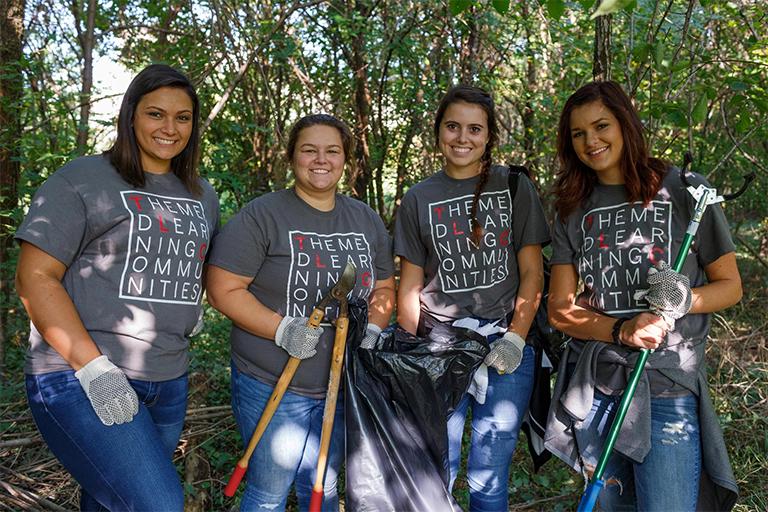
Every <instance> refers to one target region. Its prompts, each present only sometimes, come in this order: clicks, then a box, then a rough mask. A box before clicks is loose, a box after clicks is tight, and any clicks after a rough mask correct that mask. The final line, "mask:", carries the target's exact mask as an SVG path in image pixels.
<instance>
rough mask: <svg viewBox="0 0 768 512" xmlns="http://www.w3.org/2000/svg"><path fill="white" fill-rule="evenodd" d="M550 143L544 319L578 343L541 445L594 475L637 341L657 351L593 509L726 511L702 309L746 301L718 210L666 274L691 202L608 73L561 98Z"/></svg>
mask: <svg viewBox="0 0 768 512" xmlns="http://www.w3.org/2000/svg"><path fill="white" fill-rule="evenodd" d="M557 147H558V157H559V159H560V171H559V173H558V176H557V181H556V183H555V195H556V202H555V207H556V210H557V218H556V220H555V223H554V227H553V256H552V260H551V262H552V277H551V282H550V289H549V303H548V304H549V316H550V321H551V323H552V324H553V325H554V326H555V327H556V328H558V329H559V330H561V331H563V332H565V333H567V334H569V335H571V336H572V337H573V340H572V341H571V342H570V343H569V345H568V348H567V349H566V351H565V353H564V354H563V357H562V361H561V367H560V371H559V373H558V381H557V385H556V388H555V393H554V394H555V396H553V399H552V407H551V409H550V417H549V421H548V425H547V434H546V447H547V448H548V449H549V450H550V451H552V452H553V453H554V454H556V455H557V456H558V457H560V458H561V459H563V460H564V461H565V462H566V463H568V464H569V465H571V466H572V467H574V468H576V469H580V470H582V471H583V472H584V473H585V475H587V476H588V475H589V474H591V473H592V472H593V471H594V468H595V465H596V464H597V460H598V458H599V456H600V453H601V451H602V448H603V445H604V444H605V440H606V436H607V433H608V429H609V427H610V425H611V423H612V421H613V418H614V416H615V414H616V409H617V406H618V402H619V400H620V398H621V394H622V392H623V390H624V389H625V388H626V385H627V378H628V375H629V373H630V370H631V369H632V368H633V367H634V365H635V361H636V359H637V356H638V354H639V352H638V349H651V350H654V352H653V353H652V354H651V355H650V357H649V359H648V363H647V365H646V370H645V372H644V373H643V376H642V378H641V380H640V383H639V385H638V388H637V392H636V394H635V396H634V400H633V401H632V402H631V406H630V409H629V412H628V413H627V417H626V419H625V421H624V424H623V427H622V429H621V431H620V433H619V437H618V441H617V443H616V449H615V451H614V454H613V456H612V457H611V459H610V460H609V462H608V465H607V467H606V470H605V480H606V482H607V483H606V487H605V489H604V490H603V491H602V493H601V495H600V507H601V509H603V510H636V509H637V510H649V511H667V510H675V511H693V510H727V509H730V508H731V507H732V506H733V503H734V502H735V499H736V493H737V487H736V483H735V481H734V479H733V474H732V472H731V468H730V465H729V464H728V456H727V453H726V451H725V445H724V443H723V438H722V433H721V431H720V428H719V426H718V423H717V417H716V415H715V412H714V410H713V408H712V403H711V400H710V398H709V395H708V392H707V383H706V376H705V371H704V364H703V363H704V348H705V342H706V339H707V334H708V332H709V316H710V315H709V314H710V313H713V312H715V311H719V310H721V309H724V308H726V307H728V306H730V305H732V304H735V303H736V302H738V300H739V299H740V298H741V280H740V277H739V271H738V268H737V267H736V256H735V253H734V246H733V243H732V241H731V237H730V234H729V231H728V223H727V221H726V219H725V216H724V215H723V211H722V209H721V208H720V206H719V205H713V206H710V207H709V208H708V209H707V210H706V213H705V214H704V218H703V219H702V221H701V224H700V227H699V230H698V233H697V237H696V241H695V250H694V251H692V252H691V253H690V254H688V255H687V257H686V259H685V262H684V265H683V269H682V272H681V273H679V274H678V273H677V272H674V271H673V270H672V269H671V268H670V266H671V265H672V264H673V262H674V261H675V257H676V256H677V253H678V251H679V250H680V246H681V243H682V240H683V237H684V235H685V233H686V229H687V227H688V224H689V222H690V220H691V217H692V214H693V210H694V205H695V201H694V200H693V199H692V198H691V197H690V195H689V194H688V192H687V191H686V187H685V186H684V184H683V182H682V180H681V178H680V171H679V170H678V169H675V168H673V167H671V166H670V165H669V164H667V163H666V162H664V161H662V160H660V159H657V158H653V157H651V156H650V155H649V152H648V147H647V144H646V142H645V138H644V136H643V126H642V124H641V122H640V118H639V116H638V114H637V112H636V110H635V108H634V107H633V105H632V103H631V101H630V99H629V97H628V96H627V95H626V93H624V91H623V90H622V89H621V87H620V86H619V85H618V84H616V83H614V82H594V83H590V84H588V85H585V86H584V87H582V88H581V89H579V90H578V91H576V92H575V93H574V94H573V95H572V96H571V97H570V98H568V101H567V102H566V104H565V106H564V108H563V112H562V114H561V116H560V123H559V127H558V143H557ZM689 180H690V181H692V182H693V183H695V184H697V185H698V184H703V183H706V182H705V180H704V179H703V178H702V177H701V176H699V175H695V174H694V175H692V176H691V177H690V178H689ZM580 285H581V286H583V291H581V292H580V293H579V289H580ZM700 491H701V492H700ZM697 502H698V507H697Z"/></svg>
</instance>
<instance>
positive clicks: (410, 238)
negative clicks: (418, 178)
mask: <svg viewBox="0 0 768 512" xmlns="http://www.w3.org/2000/svg"><path fill="white" fill-rule="evenodd" d="M395 254H396V255H398V256H401V257H403V258H405V259H407V260H408V261H410V262H411V263H413V264H414V265H418V266H420V267H424V266H425V265H426V263H427V250H426V248H425V247H424V244H422V243H421V236H420V230H419V212H418V205H417V202H416V198H415V197H414V196H413V194H405V197H403V202H402V203H401V204H400V208H398V210H397V217H396V218H395Z"/></svg>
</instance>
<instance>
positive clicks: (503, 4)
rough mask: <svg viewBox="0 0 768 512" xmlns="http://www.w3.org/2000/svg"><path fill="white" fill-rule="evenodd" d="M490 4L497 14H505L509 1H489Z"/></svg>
mask: <svg viewBox="0 0 768 512" xmlns="http://www.w3.org/2000/svg"><path fill="white" fill-rule="evenodd" d="M491 4H493V8H494V9H496V12H498V13H499V14H505V13H506V12H507V11H508V10H509V0H491Z"/></svg>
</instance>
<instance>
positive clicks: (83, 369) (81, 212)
mask: <svg viewBox="0 0 768 512" xmlns="http://www.w3.org/2000/svg"><path fill="white" fill-rule="evenodd" d="M197 116H198V101H197V95H196V93H195V90H194V88H193V87H192V84H191V83H190V81H189V80H188V79H187V77H186V76H184V75H183V74H181V73H179V72H178V71H176V70H175V69H173V68H170V67H168V66H163V65H153V66H149V67H147V68H145V69H144V70H143V71H141V72H140V73H139V74H138V75H137V76H136V77H135V78H134V79H133V80H132V81H131V84H130V85H129V86H128V90H127V91H126V93H125V95H124V97H123V102H122V105H121V108H120V114H119V116H118V128H117V139H116V141H115V144H114V146H113V147H112V148H111V149H110V150H108V151H107V152H105V153H104V154H101V155H93V156H87V157H83V158H78V159H76V160H73V161H71V162H69V163H68V164H67V165H65V166H64V167H62V168H61V169H59V170H58V171H56V172H55V173H54V174H53V175H52V176H51V177H50V178H48V180H47V181H46V182H45V183H44V184H43V185H42V186H41V187H40V189H39V190H38V191H37V193H36V194H35V198H34V200H33V201H32V205H31V207H30V209H29V213H28V214H27V216H26V218H25V219H24V222H23V223H22V225H21V227H20V228H19V230H18V231H17V232H16V235H15V236H16V239H17V240H19V241H20V242H21V254H20V257H19V263H18V268H17V274H16V283H17V284H16V287H17V291H18V294H19V297H20V298H21V300H22V302H23V303H24V306H25V308H26V310H27V312H28V313H29V316H30V319H31V320H32V324H33V325H32V328H31V333H30V340H29V341H30V347H29V350H28V352H27V359H26V364H25V368H24V371H25V373H26V389H27V397H28V401H29V406H30V409H31V410H32V415H33V417H34V419H35V422H36V424H37V426H38V429H39V430H40V432H41V434H42V436H43V438H44V439H45V441H46V443H47V444H48V446H49V447H50V448H51V451H52V452H53V453H54V454H55V455H56V457H57V458H58V459H59V460H60V461H61V462H62V464H63V465H64V467H66V468H67V470H68V471H69V472H70V473H71V474H72V476H73V477H74V478H75V479H76V480H77V482H78V483H79V484H80V486H81V487H82V489H81V492H80V507H81V509H82V510H97V511H99V510H131V511H135V510H168V511H181V510H182V509H183V506H184V499H183V493H182V488H181V484H180V482H179V478H178V475H177V474H176V470H175V468H174V465H173V463H172V461H171V456H172V454H173V452H174V450H175V447H176V444H177V443H178V441H179V436H180V435H181V429H182V426H183V423H184V416H185V412H186V401H187V366H188V363H189V358H188V350H187V349H188V346H189V339H188V337H189V335H190V333H191V332H192V329H193V327H194V326H195V324H196V322H197V319H198V316H199V315H200V312H201V297H202V286H203V283H202V266H203V264H204V262H205V259H206V257H207V253H208V247H209V244H210V241H211V239H212V238H213V236H214V234H215V233H216V229H217V227H218V219H219V211H218V209H219V205H218V199H217V197H216V193H215V192H214V190H213V188H212V187H211V186H210V185H209V184H208V183H207V182H206V181H204V180H202V179H201V178H200V177H199V176H198V174H197V151H198V149H197V148H198V137H197V133H198V131H197V125H198V119H197ZM126 475H131V476H130V477H127V476H126Z"/></svg>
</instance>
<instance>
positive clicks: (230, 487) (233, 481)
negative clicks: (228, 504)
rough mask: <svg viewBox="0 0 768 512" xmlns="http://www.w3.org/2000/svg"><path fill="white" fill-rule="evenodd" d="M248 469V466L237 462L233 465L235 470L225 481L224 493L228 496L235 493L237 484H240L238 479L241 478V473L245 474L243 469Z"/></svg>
mask: <svg viewBox="0 0 768 512" xmlns="http://www.w3.org/2000/svg"><path fill="white" fill-rule="evenodd" d="M247 469H248V466H245V467H243V466H241V465H240V464H238V465H237V466H235V470H234V471H233V472H232V476H231V477H229V482H227V486H226V487H225V488H224V495H225V496H228V497H230V498H231V497H232V496H234V495H235V492H237V486H238V485H240V481H241V480H242V479H243V475H245V471H246V470H247Z"/></svg>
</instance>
